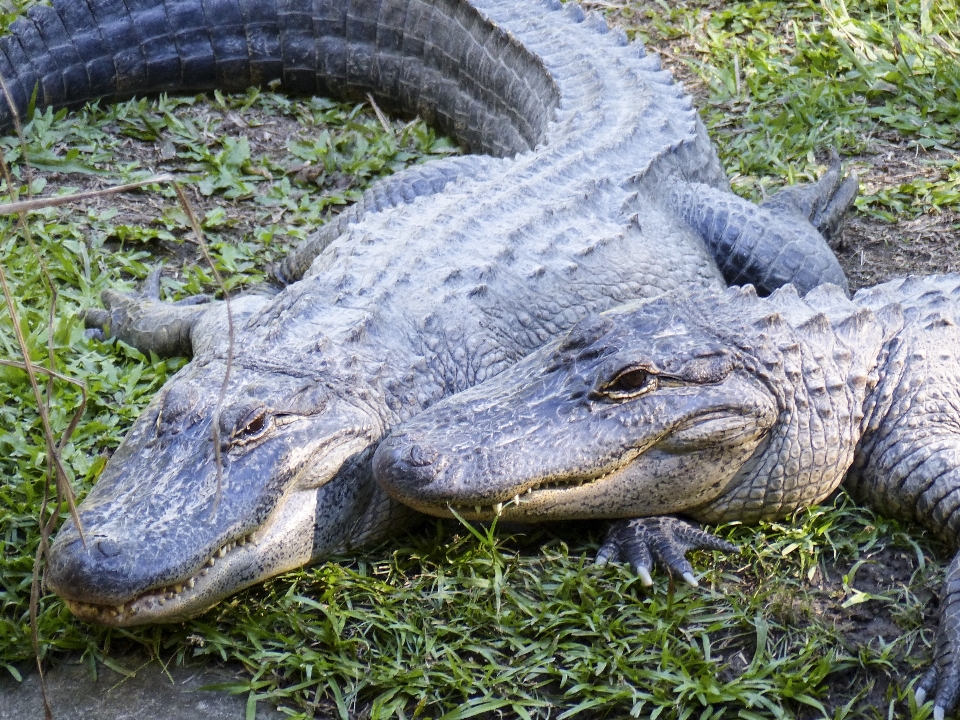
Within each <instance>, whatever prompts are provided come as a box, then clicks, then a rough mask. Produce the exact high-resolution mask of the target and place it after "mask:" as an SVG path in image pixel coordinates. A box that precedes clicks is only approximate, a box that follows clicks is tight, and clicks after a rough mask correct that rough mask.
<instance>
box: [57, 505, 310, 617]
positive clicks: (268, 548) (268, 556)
mask: <svg viewBox="0 0 960 720" xmlns="http://www.w3.org/2000/svg"><path fill="white" fill-rule="evenodd" d="M316 498H317V494H316V491H315V490H306V491H300V492H295V493H293V494H292V495H290V496H289V497H288V498H287V499H286V501H285V502H283V504H282V505H280V506H278V508H277V509H276V510H275V511H274V513H273V514H272V516H271V519H270V520H268V524H266V525H264V526H262V527H260V528H259V529H257V530H255V531H253V532H252V533H248V534H246V535H243V536H242V537H239V538H237V539H236V540H231V541H228V542H226V543H225V544H224V545H221V546H220V547H219V548H218V549H217V550H216V551H215V552H214V553H213V554H212V555H211V556H210V557H209V558H208V559H207V560H206V562H205V563H204V564H203V565H202V566H201V568H200V569H199V570H197V571H196V572H194V573H193V574H192V575H188V576H184V577H183V578H181V579H179V580H177V581H175V582H172V583H169V582H168V583H167V584H165V585H162V586H157V587H154V588H151V589H150V590H147V591H146V592H144V593H141V594H140V595H137V596H136V597H134V598H131V599H130V600H127V601H125V602H123V603H118V604H116V605H101V604H93V603H85V602H82V601H78V600H70V599H66V598H65V602H66V603H67V607H69V608H70V611H71V612H72V613H73V614H74V615H76V616H77V617H78V618H80V619H81V620H84V621H87V622H93V623H98V624H101V625H111V626H116V627H121V626H130V625H145V624H149V623H164V622H178V621H181V620H185V619H187V618H190V617H194V616H196V615H199V614H200V613H202V612H204V611H205V610H207V609H209V608H210V607H211V606H213V605H214V604H216V603H217V602H219V601H220V600H222V599H224V598H226V597H228V596H229V595H232V594H233V593H235V592H238V591H240V590H242V589H243V588H246V587H249V586H251V585H255V584H257V583H259V582H262V581H264V580H266V579H268V578H270V577H273V576H274V575H278V574H280V573H282V572H285V571H287V570H292V569H294V568H297V567H302V566H303V565H306V564H307V563H309V562H310V560H311V559H312V546H313V526H314V522H315V519H314V518H315V513H316Z"/></svg>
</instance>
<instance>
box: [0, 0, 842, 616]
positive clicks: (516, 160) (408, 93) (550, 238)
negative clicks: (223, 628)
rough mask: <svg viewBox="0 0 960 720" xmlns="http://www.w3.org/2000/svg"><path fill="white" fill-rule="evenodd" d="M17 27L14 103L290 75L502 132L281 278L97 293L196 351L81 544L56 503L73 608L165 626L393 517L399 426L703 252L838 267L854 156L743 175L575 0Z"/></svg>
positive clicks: (176, 5) (336, 229)
mask: <svg viewBox="0 0 960 720" xmlns="http://www.w3.org/2000/svg"><path fill="white" fill-rule="evenodd" d="M12 33H13V34H12V35H9V36H7V37H4V38H2V39H0V51H2V52H0V73H2V75H3V76H4V78H5V79H6V83H7V85H8V86H9V87H10V89H11V92H12V95H13V98H14V104H15V105H16V106H17V107H18V108H19V111H20V112H21V113H22V112H23V110H24V109H25V108H26V106H27V103H28V101H29V98H30V96H31V95H32V93H33V91H34V89H36V90H37V98H38V103H39V104H40V105H44V104H57V105H73V104H76V103H78V102H82V101H84V100H87V99H90V98H93V97H120V96H124V95H130V94H131V93H147V92H158V91H174V90H188V89H189V90H195V89H208V88H213V87H221V88H224V89H231V88H245V87H247V86H248V85H250V84H260V83H267V82H271V81H273V80H278V81H280V84H281V87H282V88H283V89H285V90H287V91H291V92H332V93H335V94H338V95H341V96H347V97H360V98H364V97H366V94H367V93H368V92H371V93H373V94H374V95H375V96H376V97H377V99H378V102H380V103H381V104H382V105H383V106H385V107H390V108H394V109H396V110H398V111H399V112H401V113H407V114H419V115H421V116H422V117H425V118H427V119H428V120H430V121H431V122H433V123H435V124H436V125H437V126H438V127H439V128H440V129H441V130H443V131H444V132H448V133H450V134H452V135H453V136H454V137H455V138H457V139H458V141H459V142H461V143H462V144H463V145H464V147H465V148H467V149H468V150H472V151H475V152H480V153H487V155H486V156H476V155H474V156H468V157H463V158H456V159H452V160H448V161H445V162H443V163H441V164H439V165H436V166H434V168H433V169H426V168H415V169H413V170H410V171H408V172H406V173H403V174H401V175H398V176H396V177H394V178H392V179H390V180H388V181H386V182H384V183H382V184H380V185H378V186H377V187H376V188H374V189H372V190H371V191H369V192H368V193H367V194H366V195H365V197H364V200H363V202H362V204H361V205H360V206H359V208H358V209H356V210H354V211H350V212H349V213H348V214H347V215H346V216H345V217H344V218H341V219H340V220H337V221H336V222H334V223H332V224H331V225H330V228H331V229H328V230H324V231H322V232H321V233H320V234H319V235H318V236H317V237H316V238H314V239H312V240H311V241H309V242H308V243H307V244H306V245H305V246H304V247H303V248H302V249H301V250H299V251H297V252H295V253H294V254H293V255H292V256H291V259H290V260H289V261H288V262H286V263H284V264H282V265H281V266H280V267H279V268H277V270H276V273H275V274H276V277H277V278H278V279H280V280H282V281H283V282H286V283H290V284H289V285H287V287H286V288H285V289H283V290H282V291H280V292H279V294H276V295H275V296H272V297H268V296H256V295H250V296H246V297H241V298H234V299H233V301H232V302H231V304H230V306H229V308H228V307H227V305H226V304H224V303H210V304H204V305H196V304H195V305H172V304H167V303H161V302H159V301H158V300H156V299H152V300H151V299H146V298H136V297H131V296H126V295H122V294H120V293H116V292H108V293H107V294H106V295H105V298H104V300H105V304H106V305H107V311H105V312H104V311H100V312H92V313H91V314H90V316H89V317H88V321H91V322H92V323H94V324H96V325H106V326H107V328H106V329H107V330H108V331H110V332H112V333H113V334H115V335H116V336H118V337H119V338H121V339H123V340H125V341H127V342H129V343H131V344H133V345H135V346H137V347H138V348H140V349H141V350H143V351H151V352H157V353H159V354H190V355H192V356H193V360H192V362H191V363H190V364H189V365H188V366H186V367H185V368H184V369H183V370H182V371H181V372H180V373H178V374H177V376H176V377H175V378H173V379H172V380H171V381H170V382H169V383H168V384H167V386H165V387H164V389H163V390H162V391H161V392H160V393H159V395H158V396H157V398H156V399H155V400H154V402H153V403H152V404H151V405H150V406H149V407H148V408H147V410H146V411H145V412H144V414H143V416H142V417H141V418H140V419H139V420H138V421H137V422H136V424H135V425H134V427H133V428H132V429H131V430H130V432H129V434H128V436H127V438H126V439H125V441H124V443H123V445H122V446H121V447H120V448H119V449H118V451H117V453H116V454H115V455H114V457H113V458H112V459H111V461H110V462H109V463H108V464H107V467H106V469H105V470H104V472H103V474H102V476H101V477H100V479H99V481H98V483H97V485H96V486H95V488H94V489H93V490H92V491H91V492H90V494H89V496H88V497H87V498H86V499H85V501H84V502H83V503H82V505H81V507H80V518H81V520H82V523H83V525H84V530H85V537H86V544H85V545H84V544H83V543H81V541H80V538H79V536H78V531H77V528H76V527H75V526H74V525H73V524H72V523H69V522H68V523H67V524H66V525H65V526H64V527H63V529H62V530H61V531H60V533H59V535H58V536H57V538H56V541H55V543H54V545H53V548H52V551H51V555H50V563H49V567H48V571H47V578H46V579H47V582H48V584H49V585H50V587H52V588H53V589H54V590H55V591H56V592H58V593H59V594H60V595H61V596H63V597H64V598H65V599H66V600H67V602H68V604H69V606H70V608H71V609H72V610H73V611H74V612H75V613H76V614H77V615H78V616H80V617H82V618H85V619H89V620H95V621H99V622H104V623H110V624H116V625H127V624H137V623H147V622H163V621H173V620H178V619H180V618H183V617H186V616H189V615H194V614H197V613H199V612H201V611H203V610H204V609H206V608H208V607H210V606H211V605H212V604H213V603H215V602H216V601H217V600H218V599H220V598H223V597H225V596H227V595H229V594H230V593H232V592H235V591H236V590H238V589H240V588H242V587H245V586H247V585H250V584H253V583H255V582H258V581H260V580H263V579H265V578H267V577H270V576H272V575H274V574H277V573H279V572H282V571H284V570H286V569H289V568H293V567H297V566H300V565H302V564H304V563H307V562H310V561H312V560H316V559H318V558H321V557H325V556H328V555H329V554H331V553H334V552H339V551H344V550H346V549H348V548H350V547H352V546H356V545H358V544H362V543H366V542H370V541H371V540H374V539H376V538H381V537H384V536H385V535H388V534H389V533H390V532H392V531H393V530H395V529H396V528H397V527H399V526H402V525H403V524H404V523H405V522H407V521H408V520H409V516H410V513H409V511H408V510H406V509H405V508H404V507H403V506H402V505H400V504H398V503H396V502H395V501H393V500H392V499H391V498H389V497H388V496H387V495H386V494H384V493H383V492H382V491H381V490H379V489H378V488H377V487H376V485H375V484H374V483H373V481H372V473H371V468H370V460H371V456H372V451H373V449H374V448H375V445H376V443H377V442H378V441H379V439H380V438H381V437H382V436H383V435H384V434H385V433H386V431H387V430H388V429H389V428H390V427H391V426H393V425H394V424H396V423H398V422H400V421H402V420H404V419H406V418H409V417H411V416H413V415H415V414H416V413H417V412H419V411H420V410H422V409H423V408H425V407H428V406H429V405H431V404H433V403H434V402H436V401H438V400H440V399H441V398H443V397H445V396H447V395H450V394H452V393H454V392H457V391H459V390H463V389H465V388H467V387H470V386H472V385H474V384H476V383H478V382H481V381H483V380H485V379H487V378H489V377H492V376H494V375H496V374H497V373H498V372H500V371H502V370H504V369H505V368H507V367H509V366H510V365H511V364H512V363H513V362H515V361H516V360H518V359H520V358H521V357H523V356H524V355H526V354H527V353H529V352H530V351H532V350H534V349H535V348H537V347H539V346H541V345H542V344H543V343H545V342H548V341H549V340H551V339H552V338H554V337H556V336H557V335H559V334H561V333H563V332H565V331H567V330H568V329H569V328H570V327H572V326H573V325H574V324H576V323H577V322H578V321H579V320H581V319H582V318H584V317H585V316H587V315H589V314H592V313H597V312H600V311H603V310H606V309H608V308H610V307H613V306H614V305H616V304H619V303H622V302H624V301H627V300H630V299H634V298H644V297H652V296H655V295H659V294H661V293H664V292H667V291H670V290H675V289H678V288H690V287H692V288H704V287H719V286H721V285H722V284H723V273H721V271H720V269H718V266H717V263H716V262H715V261H714V259H713V257H714V256H716V257H719V258H720V259H721V260H722V261H723V269H724V272H725V273H726V276H727V278H728V279H737V278H742V279H751V280H753V281H754V282H756V283H758V284H759V285H761V286H762V287H765V288H770V289H772V288H773V287H776V286H778V285H781V284H783V283H784V282H787V281H795V282H797V283H798V284H800V285H801V286H803V287H807V288H808V287H812V286H814V285H816V284H817V283H819V282H821V281H823V280H831V281H836V282H841V283H842V282H844V280H843V276H842V273H841V272H840V270H839V266H838V265H837V264H836V260H835V259H834V258H833V256H832V254H831V253H830V252H829V250H828V249H827V248H826V246H825V244H824V242H823V238H822V237H821V235H820V234H818V229H819V230H820V231H822V232H823V233H824V234H826V235H829V234H830V233H832V232H833V231H834V230H835V229H836V227H837V225H838V223H839V220H840V218H842V215H843V211H844V209H845V208H846V206H847V205H848V204H849V202H850V201H851V199H852V197H853V194H854V193H855V187H856V182H855V180H851V181H847V182H841V181H840V176H839V173H838V171H837V169H836V168H834V169H833V170H832V171H831V172H830V173H828V174H827V176H826V177H825V179H824V180H823V181H822V182H821V183H818V184H816V185H812V186H809V187H806V188H798V189H796V190H792V191H788V192H786V193H784V194H782V195H780V196H778V197H777V198H775V199H774V201H773V203H771V204H770V205H768V206H767V207H757V206H754V205H751V204H750V203H747V202H745V201H743V200H742V199H740V198H737V197H736V196H734V195H733V194H731V193H730V192H729V191H728V189H727V183H726V179H725V177H724V175H723V173H722V171H721V168H720V165H719V162H718V160H717V157H716V154H715V153H714V151H713V149H712V147H711V146H710V143H709V140H708V139H707V137H706V134H705V131H704V128H703V125H702V123H701V122H700V120H699V118H698V116H697V113H696V111H695V110H694V109H693V108H692V106H691V103H690V99H689V98H688V97H687V96H686V95H685V94H684V93H683V91H682V89H681V88H680V87H678V86H676V85H674V84H673V82H672V80H671V78H670V75H669V74H668V73H666V72H664V71H662V70H660V68H659V62H658V61H657V59H656V57H655V56H650V55H646V54H645V53H644V52H643V49H642V47H640V46H639V45H629V44H628V43H627V42H626V38H625V36H624V35H623V34H622V33H613V32H610V31H609V30H608V29H607V27H606V25H605V23H604V22H603V21H602V20H601V19H599V18H597V17H595V16H592V15H585V14H584V13H583V12H582V10H580V8H579V7H577V6H574V5H568V6H567V7H566V8H564V9H561V8H560V5H559V3H557V2H555V1H551V2H547V3H545V4H541V3H538V2H528V1H526V0H476V1H475V2H463V1H461V0H429V1H427V0H355V1H351V0H336V1H333V0H164V1H163V2H158V1H157V0H57V1H56V2H54V5H53V7H52V8H51V7H38V8H34V9H32V10H31V11H30V13H29V16H28V18H26V19H24V20H21V21H19V22H18V23H17V24H15V25H14V26H13V28H12ZM9 117H10V109H9V108H6V107H0V121H4V122H8V121H9ZM229 314H232V328H233V333H232V336H231V334H230V333H229V332H227V328H228V324H229V323H228V315H229ZM231 340H232V342H231ZM228 368H229V373H228ZM228 376H229V381H228V382H226V383H225V378H226V377H228ZM221 398H222V401H221ZM215 443H216V444H217V446H215ZM217 451H219V452H217Z"/></svg>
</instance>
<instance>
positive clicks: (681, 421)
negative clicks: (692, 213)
mask: <svg viewBox="0 0 960 720" xmlns="http://www.w3.org/2000/svg"><path fill="white" fill-rule="evenodd" d="M958 323H960V276H956V275H952V276H937V277H930V278H920V277H912V278H909V279H907V280H896V281H893V282H889V283H886V284H883V285H879V286H877V287H875V288H871V289H867V290H861V291H860V292H858V293H857V294H856V296H855V297H854V298H853V300H852V301H851V300H849V299H847V296H846V293H844V292H842V291H841V290H840V289H838V288H836V287H834V286H830V285H825V286H821V287H819V288H817V289H815V290H813V291H811V292H810V293H809V294H807V295H806V297H805V298H802V299H801V298H800V297H798V295H797V293H796V291H795V290H794V289H793V288H792V287H786V288H783V289H781V290H778V291H777V292H775V293H774V294H773V295H771V296H770V297H769V298H766V299H762V298H758V297H757V295H756V293H755V292H754V291H753V290H752V288H749V287H748V288H744V289H734V288H731V289H729V290H725V291H724V290H708V291H704V292H698V293H694V294H693V295H692V296H689V295H686V294H683V295H679V294H676V293H673V294H669V295H666V296H663V297H660V298H656V299H653V300H648V301H639V302H635V303H631V304H627V305H624V306H622V307H620V308H617V309H614V310H611V311H609V312H607V313H604V314H602V315H599V316H597V317H593V318H589V319H586V320H584V321H581V322H580V323H579V324H578V325H577V326H576V327H575V328H574V329H573V330H571V331H570V332H569V333H568V334H567V335H566V336H564V337H563V338H560V339H557V340H555V341H553V342H551V343H549V344H548V345H545V346H544V347H543V348H541V349H539V350H538V351H536V352H535V353H533V354H532V355H530V356H529V357H527V358H526V359H525V360H523V361H522V362H520V363H518V364H517V365H515V366H514V367H512V368H510V369H509V370H507V371H505V372H503V373H501V374H500V375H498V376H497V377H495V378H493V379H491V380H489V381H487V382H485V383H483V384H481V385H478V386H476V387H474V388H471V389H469V390H467V391H464V392H463V393H461V394H459V395H457V396H456V397H453V398H449V399H448V400H445V401H443V402H441V403H438V404H437V405H434V406H433V407H432V408H430V409H429V410H426V411H424V412H423V413H421V414H419V415H417V416H416V417H414V418H412V419H411V420H410V421H408V422H406V423H404V424H402V425H401V426H399V427H398V428H397V429H396V430H395V431H394V433H393V434H391V435H390V436H388V437H387V438H386V439H385V440H384V441H383V442H382V443H381V445H380V447H379V449H378V450H377V454H376V456H375V460H374V467H375V469H376V473H377V479H378V480H379V481H380V482H381V483H382V484H383V485H384V487H385V488H386V489H387V490H388V491H389V492H390V493H391V494H392V495H394V496H395V497H397V498H398V499H400V500H402V501H403V502H406V503H409V504H410V505H412V506H413V507H415V508H417V509H418V510H421V511H424V512H429V513H433V514H437V515H449V514H450V508H451V507H452V508H454V509H456V510H457V511H458V512H459V513H461V514H463V515H464V516H466V517H467V518H474V519H482V518H491V517H493V516H494V515H495V514H499V515H500V516H501V517H503V518H504V519H509V520H520V521H542V520H558V519H566V518H627V519H626V520H622V521H619V522H618V523H615V524H614V526H613V528H612V530H611V532H610V534H609V536H608V538H607V542H606V544H605V545H604V547H603V548H601V551H600V554H599V557H598V560H599V561H601V562H605V561H607V560H611V559H618V558H622V559H624V560H627V561H629V562H630V563H631V564H632V565H633V566H634V568H635V569H636V570H637V572H638V574H640V575H641V577H643V579H644V581H645V582H647V583H649V582H650V575H649V572H650V569H651V565H652V560H653V558H654V557H655V558H656V559H657V560H658V561H659V562H661V563H662V564H664V565H666V566H668V567H669V568H671V569H672V570H673V571H674V572H676V573H678V574H680V575H683V576H684V577H685V578H686V579H687V580H688V581H689V582H691V583H693V584H695V580H694V578H693V574H692V573H693V568H692V567H691V566H690V564H689V563H688V562H687V561H686V559H685V558H684V557H683V555H684V552H685V551H686V550H687V549H690V548H692V547H698V546H703V547H713V548H720V549H732V547H731V546H729V545H728V544H727V543H724V542H722V541H719V540H717V539H716V538H712V537H711V536H709V535H707V534H706V533H704V532H703V531H701V530H699V529H696V528H692V527H690V526H688V525H685V524H684V523H682V521H680V520H678V519H676V518H672V517H663V516H665V515H671V514H674V513H679V514H682V515H684V516H686V517H690V518H693V519H695V520H698V521H702V522H723V521H728V520H743V521H756V520H759V519H761V518H781V517H784V516H786V515H788V514H789V513H791V512H792V511H794V510H796V509H797V508H799V507H804V506H806V505H810V504H813V503H817V502H819V501H821V500H823V499H824V498H825V497H826V496H827V495H829V494H830V493H831V492H832V491H833V490H834V489H835V488H836V487H837V486H838V485H839V484H840V482H841V481H842V480H844V478H846V480H845V482H846V486H847V488H848V489H849V490H850V491H851V493H852V494H853V495H854V496H855V497H856V498H858V499H859V500H861V501H863V502H865V503H867V504H869V505H871V506H873V507H875V508H876V509H877V510H879V511H880V512H883V513H887V514H890V515H895V516H898V517H902V518H907V519H909V520H912V521H915V522H917V523H920V524H921V525H923V526H924V527H926V528H927V529H929V530H931V531H932V532H934V533H935V534H936V535H938V536H939V537H941V538H943V539H944V540H946V541H948V542H950V543H951V544H953V545H954V547H956V546H957V545H958V541H957V538H958V537H960V331H958V328H957V324H958ZM958 558H960V555H958ZM943 597H944V599H943V605H942V607H941V619H940V629H939V633H938V636H937V650H936V658H935V661H934V667H933V669H932V670H931V671H930V672H929V673H928V674H927V675H926V676H925V677H924V679H923V680H922V681H921V683H920V684H919V686H918V688H919V689H918V692H917V696H918V701H919V702H923V700H924V699H925V698H926V696H927V695H929V694H931V693H935V698H934V702H935V715H936V716H938V717H941V718H942V717H943V714H944V712H945V711H947V712H949V711H951V710H952V709H954V708H955V707H956V705H957V697H958V691H960V652H958V651H960V645H958V643H960V559H954V561H953V563H952V564H951V566H950V569H949V571H948V575H947V580H946V586H945V589H944V593H943Z"/></svg>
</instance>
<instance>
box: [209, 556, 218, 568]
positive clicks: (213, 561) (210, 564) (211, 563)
mask: <svg viewBox="0 0 960 720" xmlns="http://www.w3.org/2000/svg"><path fill="white" fill-rule="evenodd" d="M216 562H217V559H216V558H214V557H211V558H210V559H209V560H207V567H213V565H214V563H216Z"/></svg>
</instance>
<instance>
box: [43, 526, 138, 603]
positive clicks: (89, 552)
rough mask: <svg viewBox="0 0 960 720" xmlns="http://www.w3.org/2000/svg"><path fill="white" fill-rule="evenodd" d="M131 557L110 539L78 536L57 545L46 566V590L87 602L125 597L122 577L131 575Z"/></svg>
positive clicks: (55, 544) (54, 545)
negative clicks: (81, 538)
mask: <svg viewBox="0 0 960 720" xmlns="http://www.w3.org/2000/svg"><path fill="white" fill-rule="evenodd" d="M129 565H130V557H129V554H128V553H125V552H124V551H123V548H122V547H121V545H120V544H119V543H117V542H116V541H114V540H112V539H110V538H107V537H98V536H92V537H87V541H86V544H84V542H83V541H82V540H80V538H79V537H72V538H70V539H69V540H68V541H66V542H64V541H60V542H54V544H53V546H52V548H51V552H50V559H49V562H48V564H47V570H46V577H45V582H46V584H47V587H49V588H50V589H51V590H53V591H54V592H56V593H57V594H58V595H60V596H61V597H65V598H68V599H74V600H76V599H82V600H84V601H85V602H95V603H96V602H101V603H103V602H112V601H113V600H114V599H115V598H116V597H120V596H122V595H124V594H125V593H124V590H123V585H124V582H123V578H125V577H126V576H127V575H128V574H129Z"/></svg>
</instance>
